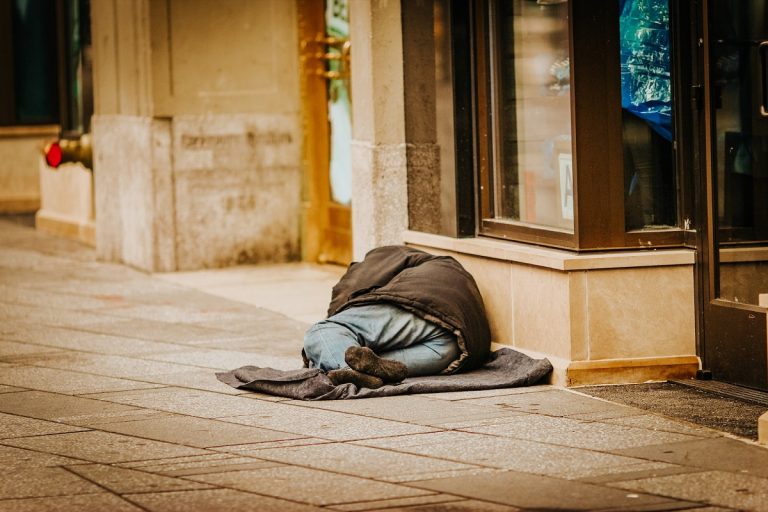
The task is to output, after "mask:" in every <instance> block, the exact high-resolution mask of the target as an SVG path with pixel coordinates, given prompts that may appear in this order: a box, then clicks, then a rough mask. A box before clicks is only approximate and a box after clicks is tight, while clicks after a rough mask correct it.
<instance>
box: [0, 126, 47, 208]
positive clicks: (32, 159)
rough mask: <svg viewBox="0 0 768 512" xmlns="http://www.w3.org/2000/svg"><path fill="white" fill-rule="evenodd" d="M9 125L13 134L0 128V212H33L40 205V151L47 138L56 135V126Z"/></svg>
mask: <svg viewBox="0 0 768 512" xmlns="http://www.w3.org/2000/svg"><path fill="white" fill-rule="evenodd" d="M31 129H32V130H33V133H27V134H25V133H23V130H24V127H20V129H19V128H16V127H14V128H12V129H11V130H13V131H14V132H16V133H13V134H7V135H4V134H3V133H2V131H1V130H0V212H2V213H11V212H34V211H35V210H37V209H38V208H39V206H40V178H39V170H38V166H39V160H40V150H41V149H42V147H43V145H44V144H45V142H46V141H47V140H50V139H53V138H54V137H56V136H57V135H58V127H57V126H51V127H49V128H48V129H47V130H46V129H45V128H44V129H43V130H41V129H40V128H35V127H31Z"/></svg>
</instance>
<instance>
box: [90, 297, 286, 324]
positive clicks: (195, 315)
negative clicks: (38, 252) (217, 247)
mask: <svg viewBox="0 0 768 512" xmlns="http://www.w3.org/2000/svg"><path fill="white" fill-rule="evenodd" d="M176 302H177V303H179V304H141V303H138V304H131V305H126V306H121V307H114V306H113V307H111V308H109V309H106V310H105V312H107V313H109V314H110V315H113V316H118V317H125V318H135V319H141V320H154V321H158V322H168V323H176V324H204V323H206V322H221V323H222V324H223V325H226V324H227V323H228V322H235V323H236V322H238V321H241V320H244V319H248V320H253V319H254V318H259V319H261V320H268V319H270V318H272V316H273V315H272V314H271V313H269V312H267V311H264V310H259V309H256V308H253V309H252V310H249V311H248V312H241V311H237V310H236V309H235V310H230V311H228V310H227V308H226V307H222V304H227V303H226V302H225V301H220V300H216V299H214V300H210V299H209V300H208V301H207V303H204V304H195V303H194V302H192V303H189V302H187V301H184V302H180V301H176ZM102 306H103V304H102Z"/></svg>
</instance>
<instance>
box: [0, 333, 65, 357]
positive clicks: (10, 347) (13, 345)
mask: <svg viewBox="0 0 768 512" xmlns="http://www.w3.org/2000/svg"><path fill="white" fill-rule="evenodd" d="M56 352H59V350H58V349H56V348H52V347H43V346H40V345H31V344H29V343H18V342H15V341H8V338H7V336H6V335H2V339H0V359H2V360H4V361H8V360H10V358H11V357H13V356H21V355H27V354H51V353H56Z"/></svg>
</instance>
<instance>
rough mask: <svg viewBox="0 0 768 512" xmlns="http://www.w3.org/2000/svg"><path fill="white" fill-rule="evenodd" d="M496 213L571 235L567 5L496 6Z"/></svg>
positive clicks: (558, 1)
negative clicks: (568, 232) (557, 229)
mask: <svg viewBox="0 0 768 512" xmlns="http://www.w3.org/2000/svg"><path fill="white" fill-rule="evenodd" d="M495 15H496V16H497V20H496V23H492V24H491V26H492V27H495V28H496V29H497V31H498V34H496V35H495V37H492V41H494V42H496V43H497V44H498V47H497V48H492V51H493V54H494V55H495V69H494V75H493V76H492V83H493V84H494V85H495V87H496V88H497V90H496V91H495V94H494V101H495V105H493V111H494V115H495V116H497V119H496V127H495V129H496V136H495V137H494V139H495V145H496V150H495V151H496V158H495V160H496V161H495V165H494V168H495V173H494V183H495V190H494V192H495V196H494V199H495V203H494V209H495V216H496V218H498V219H502V220H503V219H508V220H514V221H520V222H524V223H528V224H534V225H538V226H546V227H552V228H562V229H565V230H568V231H572V230H573V186H572V185H573V172H572V158H571V102H570V60H569V44H568V2H567V1H564V0H538V1H533V0H515V1H500V2H498V3H497V10H496V12H495Z"/></svg>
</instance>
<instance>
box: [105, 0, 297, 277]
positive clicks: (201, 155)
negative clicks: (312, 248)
mask: <svg viewBox="0 0 768 512" xmlns="http://www.w3.org/2000/svg"><path fill="white" fill-rule="evenodd" d="M92 5H93V12H92V15H93V26H94V60H95V62H94V72H95V77H94V84H95V89H96V90H95V106H96V115H95V117H94V157H95V167H96V169H95V170H96V184H95V187H96V221H97V250H98V253H99V255H100V256H101V257H102V258H105V259H108V260H117V261H125V262H127V263H129V264H132V265H135V266H137V267H139V268H144V269H147V270H162V271H168V270H182V269H184V270H190V269H195V268H203V267H218V266H225V265H230V264H234V263H249V262H263V261H286V260H291V259H296V258H298V256H299V222H300V221H299V214H300V193H301V179H300V178H301V170H300V140H301V137H300V121H299V105H300V101H299V100H300V99H299V92H298V40H297V37H298V36H297V33H296V25H297V20H296V6H295V3H294V2H292V1H284V0H283V1H281V0H251V1H248V2H242V1H238V0H224V1H221V2H216V3H215V4H212V3H210V2H207V1H204V0H184V1H181V0H136V1H134V0H130V1H129V0H113V1H111V2H110V1H105V2H94V3H93V4H92Z"/></svg>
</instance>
